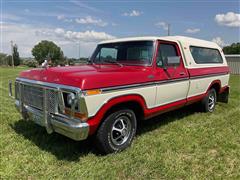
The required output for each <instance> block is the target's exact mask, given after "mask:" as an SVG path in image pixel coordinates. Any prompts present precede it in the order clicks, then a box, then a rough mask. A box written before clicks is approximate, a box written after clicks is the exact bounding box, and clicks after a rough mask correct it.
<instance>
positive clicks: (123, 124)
mask: <svg viewBox="0 0 240 180" xmlns="http://www.w3.org/2000/svg"><path fill="white" fill-rule="evenodd" d="M136 129H137V120H136V116H135V114H134V112H133V111H132V110H129V109H122V110H118V111H116V112H113V113H111V114H110V115H109V116H108V117H106V119H104V120H103V122H102V124H101V125H100V127H99V129H98V131H97V133H96V146H97V148H98V150H99V151H100V152H101V153H103V154H109V153H115V152H119V151H122V150H124V149H126V148H127V147H129V146H130V145H131V143H132V141H133V138H134V137H135V134H136Z"/></svg>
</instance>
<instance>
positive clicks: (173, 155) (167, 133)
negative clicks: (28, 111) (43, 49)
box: [0, 68, 240, 179]
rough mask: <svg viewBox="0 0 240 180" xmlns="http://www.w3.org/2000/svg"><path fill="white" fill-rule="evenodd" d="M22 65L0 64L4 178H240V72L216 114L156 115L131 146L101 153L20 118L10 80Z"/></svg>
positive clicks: (1, 172)
mask: <svg viewBox="0 0 240 180" xmlns="http://www.w3.org/2000/svg"><path fill="white" fill-rule="evenodd" d="M23 69H24V68H16V69H14V70H13V69H11V68H0V75H1V80H0V92H1V93H0V113H1V121H0V122H1V134H0V135H1V139H0V141H1V142H0V152H1V157H0V159H1V161H0V162H1V164H0V178H1V179H14V178H17V179H39V178H40V179H52V178H58V179H64V178H68V179H83V178H84V179H85V178H86V179H93V178H100V179H126V178H127V179H149V178H155V179H208V178H210V179H216V178H217V179H239V178H240V104H239V103H240V97H239V95H240V76H236V75H235V76H234V75H232V76H231V79H230V85H231V95H230V100H229V104H223V103H218V105H217V107H216V111H215V112H214V113H212V114H211V113H200V112H197V111H195V110H194V108H193V106H189V107H185V108H183V109H180V110H177V111H173V112H171V113H167V114H164V115H161V116H158V117H156V118H154V119H151V120H149V121H146V122H144V123H142V124H141V125H140V128H139V130H138V135H137V137H136V138H135V140H134V142H133V144H132V146H131V148H128V149H127V150H126V151H123V152H121V153H118V154H111V155H107V156H100V155H99V154H98V153H97V152H96V151H95V149H94V146H93V145H92V143H91V141H82V142H75V141H72V140H70V139H68V138H66V137H64V136H61V135H58V134H55V133H54V134H51V135H48V134H47V133H46V131H45V129H44V128H41V127H39V126H37V125H35V124H33V123H32V122H25V121H23V120H22V119H21V116H20V114H19V113H18V112H17V111H16V110H15V107H14V100H13V99H11V98H9V97H8V85H7V83H8V80H14V78H15V77H16V76H17V75H18V74H19V72H20V71H22V70H23Z"/></svg>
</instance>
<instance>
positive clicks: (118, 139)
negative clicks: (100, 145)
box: [111, 116, 132, 146]
mask: <svg viewBox="0 0 240 180" xmlns="http://www.w3.org/2000/svg"><path fill="white" fill-rule="evenodd" d="M131 128H132V125H131V121H130V119H129V118H128V117H126V116H120V117H118V118H117V119H116V120H115V122H114V124H113V126H112V130H111V141H112V143H113V144H114V145H117V146H119V145H122V144H124V143H125V142H126V141H127V140H128V138H129V136H130V133H131Z"/></svg>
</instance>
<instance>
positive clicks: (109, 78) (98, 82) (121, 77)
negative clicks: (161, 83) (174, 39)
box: [20, 65, 154, 90]
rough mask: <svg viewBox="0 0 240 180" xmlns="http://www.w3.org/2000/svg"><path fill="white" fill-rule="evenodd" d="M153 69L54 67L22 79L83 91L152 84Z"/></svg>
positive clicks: (103, 66) (106, 66) (29, 74)
mask: <svg viewBox="0 0 240 180" xmlns="http://www.w3.org/2000/svg"><path fill="white" fill-rule="evenodd" d="M152 71H153V69H152V67H145V66H123V67H120V66H118V65H83V66H72V67H70V66H69V67H53V68H48V69H33V70H28V71H23V72H22V73H21V74H20V77H21V78H26V79H32V80H38V81H43V82H50V83H57V84H64V85H69V86H75V87H79V88H81V89H82V90H87V89H97V88H105V87H114V86H122V85H130V84H136V83H144V82H150V81H153V80H154V79H150V78H148V76H149V75H151V74H152Z"/></svg>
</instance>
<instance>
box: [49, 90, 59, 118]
mask: <svg viewBox="0 0 240 180" xmlns="http://www.w3.org/2000/svg"><path fill="white" fill-rule="evenodd" d="M56 102H57V92H56V91H54V90H47V107H48V112H51V113H54V112H57V108H58V106H57V104H56Z"/></svg>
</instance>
